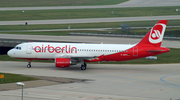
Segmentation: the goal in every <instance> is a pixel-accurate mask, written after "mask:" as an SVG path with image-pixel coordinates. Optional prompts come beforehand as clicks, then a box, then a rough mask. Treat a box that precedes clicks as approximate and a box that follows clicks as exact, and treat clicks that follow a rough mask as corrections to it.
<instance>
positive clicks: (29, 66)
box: [27, 60, 31, 68]
mask: <svg viewBox="0 0 180 100" xmlns="http://www.w3.org/2000/svg"><path fill="white" fill-rule="evenodd" d="M27 68H31V60H29V63H28V64H27Z"/></svg>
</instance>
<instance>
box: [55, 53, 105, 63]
mask: <svg viewBox="0 0 180 100" xmlns="http://www.w3.org/2000/svg"><path fill="white" fill-rule="evenodd" d="M103 56H104V55H100V56H89V55H68V54H64V55H56V56H55V58H69V59H73V60H76V61H80V60H85V61H86V62H95V61H100V60H102V59H103Z"/></svg>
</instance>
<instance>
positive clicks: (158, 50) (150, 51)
mask: <svg viewBox="0 0 180 100" xmlns="http://www.w3.org/2000/svg"><path fill="white" fill-rule="evenodd" d="M147 51H148V52H161V51H166V50H147Z"/></svg>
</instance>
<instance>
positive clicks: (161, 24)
mask: <svg viewBox="0 0 180 100" xmlns="http://www.w3.org/2000/svg"><path fill="white" fill-rule="evenodd" d="M166 25H167V20H160V21H158V22H157V23H156V24H155V25H154V27H152V29H151V30H150V31H149V32H148V33H147V34H146V36H145V37H144V38H143V39H142V40H141V41H140V42H139V43H138V45H139V44H143V45H154V46H156V47H160V46H161V43H162V40H163V37H164V32H165V29H166Z"/></svg>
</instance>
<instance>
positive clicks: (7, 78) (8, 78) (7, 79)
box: [0, 72, 37, 84]
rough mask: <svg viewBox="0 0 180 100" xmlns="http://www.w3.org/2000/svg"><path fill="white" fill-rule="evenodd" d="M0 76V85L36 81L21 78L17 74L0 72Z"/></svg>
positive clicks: (30, 78) (31, 78)
mask: <svg viewBox="0 0 180 100" xmlns="http://www.w3.org/2000/svg"><path fill="white" fill-rule="evenodd" d="M0 75H4V78H3V81H1V80H0V84H4V83H14V82H23V81H32V80H37V79H36V78H33V77H27V76H22V75H19V74H9V73H1V72H0Z"/></svg>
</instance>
